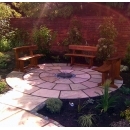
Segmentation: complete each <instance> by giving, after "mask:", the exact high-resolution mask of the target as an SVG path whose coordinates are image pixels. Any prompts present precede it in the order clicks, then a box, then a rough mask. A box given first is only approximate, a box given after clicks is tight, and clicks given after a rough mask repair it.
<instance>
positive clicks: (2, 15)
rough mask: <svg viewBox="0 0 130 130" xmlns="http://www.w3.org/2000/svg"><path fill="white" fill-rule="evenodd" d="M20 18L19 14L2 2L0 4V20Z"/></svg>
mask: <svg viewBox="0 0 130 130" xmlns="http://www.w3.org/2000/svg"><path fill="white" fill-rule="evenodd" d="M20 16H21V14H20V13H18V12H17V11H15V10H14V9H12V8H11V7H10V6H9V5H7V4H5V3H2V2H1V3H0V20H1V19H7V18H10V17H20Z"/></svg>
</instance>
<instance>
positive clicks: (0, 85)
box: [0, 81, 6, 93]
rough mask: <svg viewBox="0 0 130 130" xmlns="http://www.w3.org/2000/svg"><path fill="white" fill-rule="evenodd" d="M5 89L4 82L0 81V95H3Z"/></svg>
mask: <svg viewBox="0 0 130 130" xmlns="http://www.w3.org/2000/svg"><path fill="white" fill-rule="evenodd" d="M5 88H6V83H5V82H4V81H0V93H3V91H4V90H5Z"/></svg>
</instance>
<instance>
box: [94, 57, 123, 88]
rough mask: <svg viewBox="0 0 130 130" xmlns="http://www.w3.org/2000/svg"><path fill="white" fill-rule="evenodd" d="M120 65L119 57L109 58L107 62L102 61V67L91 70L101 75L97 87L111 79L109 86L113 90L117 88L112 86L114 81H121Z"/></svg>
mask: <svg viewBox="0 0 130 130" xmlns="http://www.w3.org/2000/svg"><path fill="white" fill-rule="evenodd" d="M120 64H121V58H120V57H114V58H109V59H108V60H106V61H104V63H103V65H102V66H100V67H97V68H93V70H96V71H98V72H101V73H102V82H101V83H99V84H98V85H99V86H100V85H103V84H104V82H105V81H106V79H111V86H110V87H113V88H118V87H117V86H116V85H115V84H114V80H115V79H118V80H122V77H121V76H120Z"/></svg>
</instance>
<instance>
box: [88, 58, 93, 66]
mask: <svg viewBox="0 0 130 130" xmlns="http://www.w3.org/2000/svg"><path fill="white" fill-rule="evenodd" d="M92 66H93V59H89V67H88V68H91V67H92Z"/></svg>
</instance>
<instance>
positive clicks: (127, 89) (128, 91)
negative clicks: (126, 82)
mask: <svg viewBox="0 0 130 130" xmlns="http://www.w3.org/2000/svg"><path fill="white" fill-rule="evenodd" d="M120 91H121V92H122V93H124V94H126V95H127V94H130V88H127V87H124V86H122V87H121V88H120Z"/></svg>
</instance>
